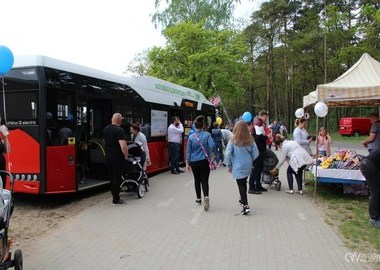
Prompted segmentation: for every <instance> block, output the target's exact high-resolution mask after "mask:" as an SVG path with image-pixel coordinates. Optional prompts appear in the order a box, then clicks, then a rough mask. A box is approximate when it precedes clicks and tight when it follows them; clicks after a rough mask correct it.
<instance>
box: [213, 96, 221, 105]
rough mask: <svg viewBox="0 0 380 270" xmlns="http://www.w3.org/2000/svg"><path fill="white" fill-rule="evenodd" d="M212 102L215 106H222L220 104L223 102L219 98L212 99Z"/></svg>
mask: <svg viewBox="0 0 380 270" xmlns="http://www.w3.org/2000/svg"><path fill="white" fill-rule="evenodd" d="M210 101H211V103H212V104H214V105H215V106H218V105H220V103H221V102H222V100H221V99H220V97H219V96H216V97H212V98H211V100H210Z"/></svg>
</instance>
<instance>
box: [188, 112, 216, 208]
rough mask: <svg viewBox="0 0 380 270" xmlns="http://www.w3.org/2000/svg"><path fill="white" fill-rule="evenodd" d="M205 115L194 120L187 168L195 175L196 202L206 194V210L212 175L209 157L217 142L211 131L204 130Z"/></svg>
mask: <svg viewBox="0 0 380 270" xmlns="http://www.w3.org/2000/svg"><path fill="white" fill-rule="evenodd" d="M204 121H205V119H204V116H202V115H200V116H198V117H197V118H195V120H194V126H195V132H194V133H193V134H191V135H190V136H189V138H188V141H187V149H186V170H188V171H190V170H191V171H192V172H193V176H194V187H195V195H196V200H195V202H196V203H198V204H202V193H201V191H202V190H203V196H204V203H205V204H204V210H205V211H207V210H208V209H209V208H210V198H209V185H208V180H209V176H210V167H209V161H208V160H209V157H210V155H211V153H213V152H214V151H215V143H214V140H213V139H212V137H211V135H210V133H209V132H207V131H205V130H204V126H205V122H204Z"/></svg>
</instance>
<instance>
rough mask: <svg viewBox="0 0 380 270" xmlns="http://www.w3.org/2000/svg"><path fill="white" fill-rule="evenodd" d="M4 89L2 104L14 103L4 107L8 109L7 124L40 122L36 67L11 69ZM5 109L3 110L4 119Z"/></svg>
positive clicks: (20, 124) (16, 124)
mask: <svg viewBox="0 0 380 270" xmlns="http://www.w3.org/2000/svg"><path fill="white" fill-rule="evenodd" d="M4 90H5V93H4V96H3V95H1V96H0V101H1V104H2V105H3V104H13V105H12V106H6V107H5V108H3V109H4V111H6V118H7V119H6V121H7V123H6V124H7V125H9V126H10V127H12V126H23V125H36V124H37V123H38V121H37V117H38V113H37V112H38V78H37V73H36V69H35V68H27V69H15V70H11V71H9V72H8V73H7V75H6V77H5V85H4ZM4 98H5V100H4ZM2 107H3V106H2ZM4 111H2V112H1V115H2V116H3V117H2V118H3V119H4Z"/></svg>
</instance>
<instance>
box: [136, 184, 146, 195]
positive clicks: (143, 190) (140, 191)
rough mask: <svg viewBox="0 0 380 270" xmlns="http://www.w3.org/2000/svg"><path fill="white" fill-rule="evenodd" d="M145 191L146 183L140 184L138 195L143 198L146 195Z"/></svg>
mask: <svg viewBox="0 0 380 270" xmlns="http://www.w3.org/2000/svg"><path fill="white" fill-rule="evenodd" d="M144 192H145V185H143V184H139V185H138V187H137V197H138V198H139V199H141V198H142V197H144Z"/></svg>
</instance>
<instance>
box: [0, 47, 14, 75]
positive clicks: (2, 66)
mask: <svg viewBox="0 0 380 270" xmlns="http://www.w3.org/2000/svg"><path fill="white" fill-rule="evenodd" d="M13 63H14V57H13V53H12V52H11V50H10V49H8V48H7V47H5V46H2V45H1V46H0V74H1V75H4V74H5V73H7V72H8V71H9V70H10V69H11V68H12V66H13Z"/></svg>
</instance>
